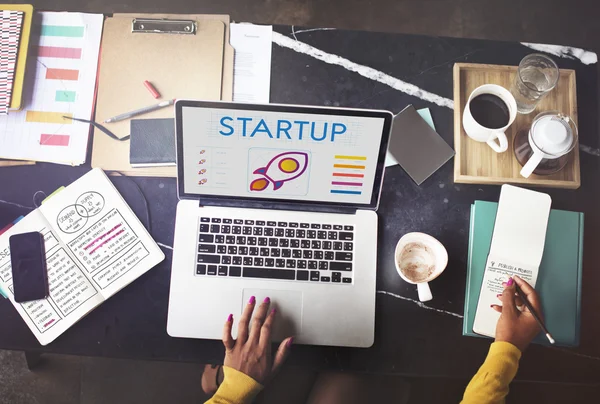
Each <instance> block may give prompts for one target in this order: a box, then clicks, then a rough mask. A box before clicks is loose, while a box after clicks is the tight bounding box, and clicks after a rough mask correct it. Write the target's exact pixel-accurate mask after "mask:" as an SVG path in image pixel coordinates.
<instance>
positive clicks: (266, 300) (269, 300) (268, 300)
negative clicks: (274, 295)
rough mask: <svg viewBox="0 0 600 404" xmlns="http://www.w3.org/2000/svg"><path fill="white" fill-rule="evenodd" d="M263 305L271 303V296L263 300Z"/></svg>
mask: <svg viewBox="0 0 600 404" xmlns="http://www.w3.org/2000/svg"><path fill="white" fill-rule="evenodd" d="M263 303H271V298H270V297H269V296H267V297H265V300H263Z"/></svg>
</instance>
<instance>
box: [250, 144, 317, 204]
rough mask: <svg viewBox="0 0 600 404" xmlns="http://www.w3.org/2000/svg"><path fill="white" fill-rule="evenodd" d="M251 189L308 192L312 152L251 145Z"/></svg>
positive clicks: (296, 192)
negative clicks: (253, 146)
mask: <svg viewBox="0 0 600 404" xmlns="http://www.w3.org/2000/svg"><path fill="white" fill-rule="evenodd" d="M248 163H249V168H248V173H249V174H250V175H249V191H250V192H267V193H271V192H276V193H278V194H288V195H306V193H307V192H308V180H309V176H310V152H308V151H284V150H278V149H263V148H251V149H250V150H249V151H248Z"/></svg>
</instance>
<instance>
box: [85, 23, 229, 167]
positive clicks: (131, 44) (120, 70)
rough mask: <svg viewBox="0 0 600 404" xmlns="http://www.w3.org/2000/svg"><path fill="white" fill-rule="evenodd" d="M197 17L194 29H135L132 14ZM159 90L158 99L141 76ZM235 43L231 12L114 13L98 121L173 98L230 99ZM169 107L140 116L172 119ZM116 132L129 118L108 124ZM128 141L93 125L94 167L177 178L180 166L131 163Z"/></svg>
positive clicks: (125, 128) (105, 46)
mask: <svg viewBox="0 0 600 404" xmlns="http://www.w3.org/2000/svg"><path fill="white" fill-rule="evenodd" d="M136 18H137V19H139V18H152V19H168V20H194V21H195V22H196V33H195V34H168V33H156V32H150V33H145V32H144V33H142V32H136V33H133V32H132V22H133V20H134V19H136ZM144 80H148V81H150V82H152V83H153V85H154V86H155V87H156V89H157V90H158V92H159V93H160V94H161V98H160V100H156V99H154V98H153V97H152V96H151V95H150V93H149V92H148V90H147V89H146V88H145V87H144V85H143V81H144ZM232 92H233V48H232V47H231V46H230V45H229V16H223V15H175V14H115V15H114V16H113V17H111V18H107V19H106V21H105V23H104V35H103V39H102V54H101V58H100V74H99V80H98V98H97V104H96V118H95V119H96V122H103V121H104V120H106V119H108V118H110V117H112V116H115V115H119V114H122V113H124V112H128V111H133V110H136V109H138V108H141V107H145V106H149V105H153V104H156V103H158V102H160V101H163V100H169V99H199V100H209V101H219V100H231V98H232ZM173 117H174V109H173V108H170V107H167V108H163V109H160V110H158V111H154V112H151V113H148V114H144V115H142V116H140V117H138V118H140V119H152V118H173ZM105 126H106V127H107V129H109V130H111V131H112V132H113V133H114V134H115V135H117V136H118V137H124V136H127V135H129V129H130V122H129V120H123V121H120V122H115V123H110V124H105ZM129 148H130V142H129V140H127V141H121V142H120V141H117V140H114V139H111V138H110V137H108V136H107V135H106V134H104V133H102V132H100V131H99V130H94V141H93V150H92V167H94V168H95V167H99V168H102V169H104V170H107V171H119V172H121V173H124V174H127V175H134V176H155V177H175V176H177V169H176V167H144V168H133V167H131V165H130V163H129Z"/></svg>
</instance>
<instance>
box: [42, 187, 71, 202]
mask: <svg viewBox="0 0 600 404" xmlns="http://www.w3.org/2000/svg"><path fill="white" fill-rule="evenodd" d="M63 189H65V187H60V188H58V189H57V190H56V191H54V192H52V193H51V194H50V195H48V196H47V197H46V199H44V200H43V201H42V205H43V204H45V203H46V202H48V200H49V199H50V198H52V197H53V196H54V195H56V194H58V193H59V192H60V191H62V190H63Z"/></svg>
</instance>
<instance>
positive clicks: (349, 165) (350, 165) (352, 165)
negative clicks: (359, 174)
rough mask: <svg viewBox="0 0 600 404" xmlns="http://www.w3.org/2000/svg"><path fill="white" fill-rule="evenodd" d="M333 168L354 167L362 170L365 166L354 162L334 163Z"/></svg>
mask: <svg viewBox="0 0 600 404" xmlns="http://www.w3.org/2000/svg"><path fill="white" fill-rule="evenodd" d="M333 166H334V167H335V168H356V169H357V170H364V169H365V166H357V165H354V164H334V165H333Z"/></svg>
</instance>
